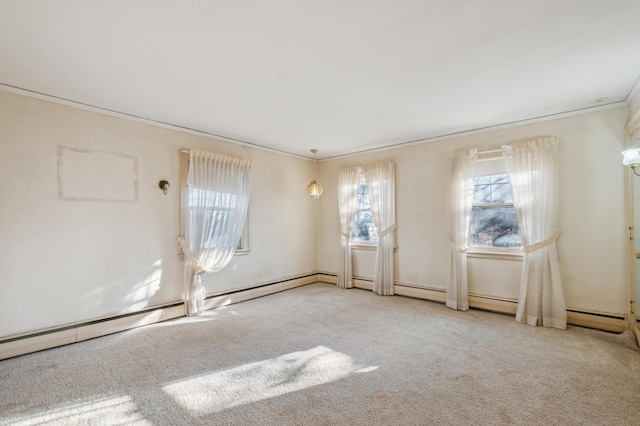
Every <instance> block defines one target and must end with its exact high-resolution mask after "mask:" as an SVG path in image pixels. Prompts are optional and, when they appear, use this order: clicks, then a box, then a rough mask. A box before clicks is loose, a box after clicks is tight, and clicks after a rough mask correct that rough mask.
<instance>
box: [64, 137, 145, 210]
mask: <svg viewBox="0 0 640 426" xmlns="http://www.w3.org/2000/svg"><path fill="white" fill-rule="evenodd" d="M58 198H59V199H61V200H66V201H137V200H138V159H137V157H133V156H130V155H124V154H116V153H111V152H104V151H95V150H90V149H84V148H69V147H64V146H59V147H58Z"/></svg>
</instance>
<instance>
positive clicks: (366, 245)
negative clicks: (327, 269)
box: [349, 172, 378, 250]
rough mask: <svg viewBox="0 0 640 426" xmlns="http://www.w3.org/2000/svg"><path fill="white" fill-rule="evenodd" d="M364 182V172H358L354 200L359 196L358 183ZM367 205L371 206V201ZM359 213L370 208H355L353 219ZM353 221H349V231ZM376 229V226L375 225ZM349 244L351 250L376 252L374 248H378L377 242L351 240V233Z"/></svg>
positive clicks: (365, 181)
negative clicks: (358, 179)
mask: <svg viewBox="0 0 640 426" xmlns="http://www.w3.org/2000/svg"><path fill="white" fill-rule="evenodd" d="M362 182H364V183H365V184H366V183H367V180H366V178H365V176H364V172H360V181H359V183H358V192H357V193H356V200H357V198H358V195H359V194H360V183H362ZM368 195H369V186H368V184H367V196H368ZM369 205H371V201H369ZM360 211H369V212H370V211H371V207H369V208H368V209H359V208H356V209H355V210H354V211H353V215H354V217H355V215H356V213H357V212H360ZM353 222H354V221H353V219H352V220H351V229H353ZM376 229H378V225H376ZM349 244H351V248H352V249H356V250H376V248H377V247H378V242H377V241H376V242H373V241H360V240H352V239H351V231H349Z"/></svg>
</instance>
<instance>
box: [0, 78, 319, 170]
mask: <svg viewBox="0 0 640 426" xmlns="http://www.w3.org/2000/svg"><path fill="white" fill-rule="evenodd" d="M0 90H3V91H5V92H10V93H15V94H18V95H23V96H28V97H30V98H36V99H41V100H44V101H49V102H53V103H56V104H61V105H66V106H69V107H73V108H78V109H82V110H85V111H91V112H96V113H99V114H105V115H110V116H112V117H117V118H122V119H125V120H130V121H135V122H137V123H143V124H149V125H151V126H156V127H162V128H164V129H169V130H176V131H179V132H184V133H189V134H192V135H196V136H204V137H206V138H211V139H215V140H218V141H222V142H228V143H232V144H234V145H240V146H244V147H247V148H255V149H259V150H262V151H267V152H271V153H276V154H281V155H286V156H289V157H295V158H298V159H302V160H309V161H313V159H310V158H309V157H307V156H304V155H298V154H293V153H291V152H287V151H282V150H279V149H275V148H268V147H266V146H262V145H258V144H255V143H251V142H245V141H241V140H238V139H232V138H228V137H225V136H221V135H216V134H215V133H208V132H205V131H202V130H196V129H191V128H189V127H183V126H178V125H176V124H171V123H164V122H162V121H155V120H152V119H149V118H145V117H139V116H137V115H132V114H126V113H124V112H118V111H114V110H110V109H106V108H100V107H97V106H93V105H89V104H84V103H81V102H76V101H71V100H69V99H64V98H59V97H56V96H52V95H46V94H44V93H39V92H34V91H31V90H27V89H22V88H20V87H14V86H8V85H6V84H2V83H0Z"/></svg>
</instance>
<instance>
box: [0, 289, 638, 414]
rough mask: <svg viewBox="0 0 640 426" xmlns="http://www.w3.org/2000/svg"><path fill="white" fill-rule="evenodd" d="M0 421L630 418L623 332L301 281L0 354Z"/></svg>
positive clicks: (634, 375) (634, 363)
mask: <svg viewBox="0 0 640 426" xmlns="http://www.w3.org/2000/svg"><path fill="white" fill-rule="evenodd" d="M0 384H1V385H2V386H0V425H40V424H65V425H67V424H68V425H75V424H82V425H85V424H95V425H103V424H105V425H106V424H108V425H125V424H126V425H192V424H196V425H431V424H433V425H441V424H465V425H466V424H482V425H489V424H492V425H496V424H518V425H582V424H584V425H638V424H640V405H639V404H638V402H637V401H638V394H639V393H640V352H639V351H638V348H637V346H636V344H635V340H634V338H633V336H632V334H631V333H630V332H628V333H623V334H620V335H616V334H610V333H605V332H600V331H595V330H588V329H582V328H578V327H570V328H569V329H568V330H565V331H562V330H555V329H548V328H541V327H530V326H526V325H522V324H518V323H516V322H515V321H514V319H513V317H510V316H504V315H498V314H493V313H488V312H481V311H474V310H472V311H469V312H465V313H463V312H456V311H452V310H450V309H447V308H446V307H444V306H443V305H440V304H436V303H430V302H425V301H421V300H415V299H409V298H404V297H399V296H395V297H381V296H376V295H374V294H372V293H371V292H369V291H364V290H357V289H354V290H340V289H338V288H336V287H335V286H333V285H328V284H321V283H318V284H312V285H308V286H305V287H301V288H297V289H294V290H289V291H286V292H282V293H278V294H275V295H271V296H267V297H263V298H260V299H256V300H252V301H248V302H244V303H240V304H237V305H230V306H227V307H224V308H220V309H216V310H212V311H208V312H206V314H205V315H203V316H201V317H198V318H183V319H179V320H174V321H168V322H165V323H162V324H157V325H153V326H148V327H143V328H139V329H136V330H131V331H128V332H124V333H118V334H114V335H111V336H107V337H102V338H99V339H95V340H91V341H87V342H83V343H78V344H75V345H70V346H66V347H62V348H57V349H52V350H48V351H44V352H40V353H35V354H30V355H25V356H22V357H18V358H13V359H9V360H4V361H0Z"/></svg>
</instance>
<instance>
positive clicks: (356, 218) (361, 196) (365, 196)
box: [351, 175, 378, 243]
mask: <svg viewBox="0 0 640 426" xmlns="http://www.w3.org/2000/svg"><path fill="white" fill-rule="evenodd" d="M351 241H352V242H356V243H377V242H378V228H377V227H376V225H375V223H374V221H373V215H372V214H371V201H370V199H369V189H368V187H367V182H366V180H365V178H364V175H363V176H362V178H361V179H360V185H358V195H357V206H356V211H355V212H354V214H353V225H352V227H351Z"/></svg>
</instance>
